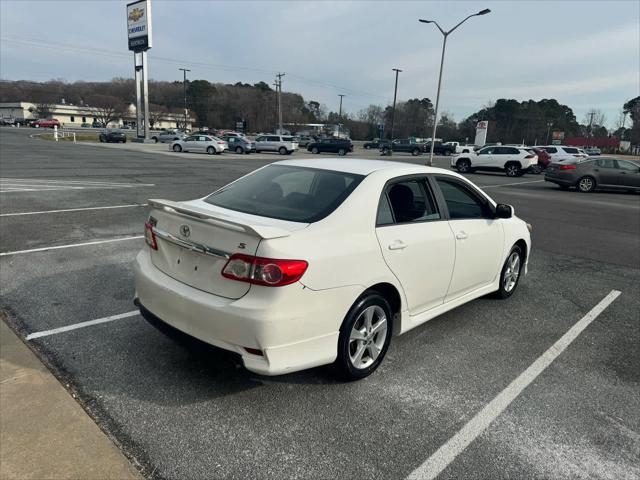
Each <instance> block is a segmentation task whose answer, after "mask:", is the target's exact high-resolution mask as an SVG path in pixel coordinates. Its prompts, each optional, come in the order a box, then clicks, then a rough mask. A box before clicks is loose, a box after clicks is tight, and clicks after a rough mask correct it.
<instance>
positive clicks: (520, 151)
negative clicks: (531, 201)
mask: <svg viewBox="0 0 640 480" xmlns="http://www.w3.org/2000/svg"><path fill="white" fill-rule="evenodd" d="M537 164H538V155H536V153H535V152H534V151H532V150H529V149H527V148H524V147H514V146H507V145H491V146H488V147H483V148H481V149H480V150H478V151H477V152H472V153H471V152H470V153H462V154H460V155H456V156H455V157H453V158H452V159H451V166H452V167H453V168H455V169H457V170H458V172H460V173H468V172H473V171H475V170H487V171H492V170H493V171H503V172H505V173H506V174H507V176H508V177H519V176H521V175H524V174H525V172H526V171H527V170H528V169H529V168H531V167H532V166H534V165H537Z"/></svg>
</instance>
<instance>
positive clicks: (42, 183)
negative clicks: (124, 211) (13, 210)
mask: <svg viewBox="0 0 640 480" xmlns="http://www.w3.org/2000/svg"><path fill="white" fill-rule="evenodd" d="M153 186H155V184H153V183H116V182H95V181H82V180H43V179H25V178H0V193H15V192H40V191H41V192H50V191H54V190H96V189H112V188H137V187H153Z"/></svg>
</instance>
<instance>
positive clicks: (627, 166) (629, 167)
mask: <svg viewBox="0 0 640 480" xmlns="http://www.w3.org/2000/svg"><path fill="white" fill-rule="evenodd" d="M618 167H619V168H620V170H626V171H627V172H637V171H638V169H640V165H638V164H636V163H632V162H627V161H626V160H618Z"/></svg>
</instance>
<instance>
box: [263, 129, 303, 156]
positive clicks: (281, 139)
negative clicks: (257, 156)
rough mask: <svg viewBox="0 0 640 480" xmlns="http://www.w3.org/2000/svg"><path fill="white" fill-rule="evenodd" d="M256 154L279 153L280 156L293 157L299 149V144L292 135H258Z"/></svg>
mask: <svg viewBox="0 0 640 480" xmlns="http://www.w3.org/2000/svg"><path fill="white" fill-rule="evenodd" d="M254 143H255V147H256V153H260V152H278V153H279V154H280V155H291V154H292V153H293V152H295V151H296V150H297V149H298V142H297V141H296V139H295V137H292V136H291V135H277V134H275V133H268V134H266V135H258V136H257V137H256V140H255V142H254Z"/></svg>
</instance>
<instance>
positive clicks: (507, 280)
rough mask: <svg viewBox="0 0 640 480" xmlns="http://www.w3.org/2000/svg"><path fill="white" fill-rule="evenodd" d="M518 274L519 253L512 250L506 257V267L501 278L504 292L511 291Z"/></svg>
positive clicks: (516, 281)
mask: <svg viewBox="0 0 640 480" xmlns="http://www.w3.org/2000/svg"><path fill="white" fill-rule="evenodd" d="M519 276H520V255H519V254H518V252H512V253H511V255H509V258H508V259H507V268H506V270H505V271H504V277H503V279H502V287H503V288H504V290H505V292H507V293H509V292H511V291H512V290H513V289H514V288H515V286H516V283H518V277H519Z"/></svg>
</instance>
